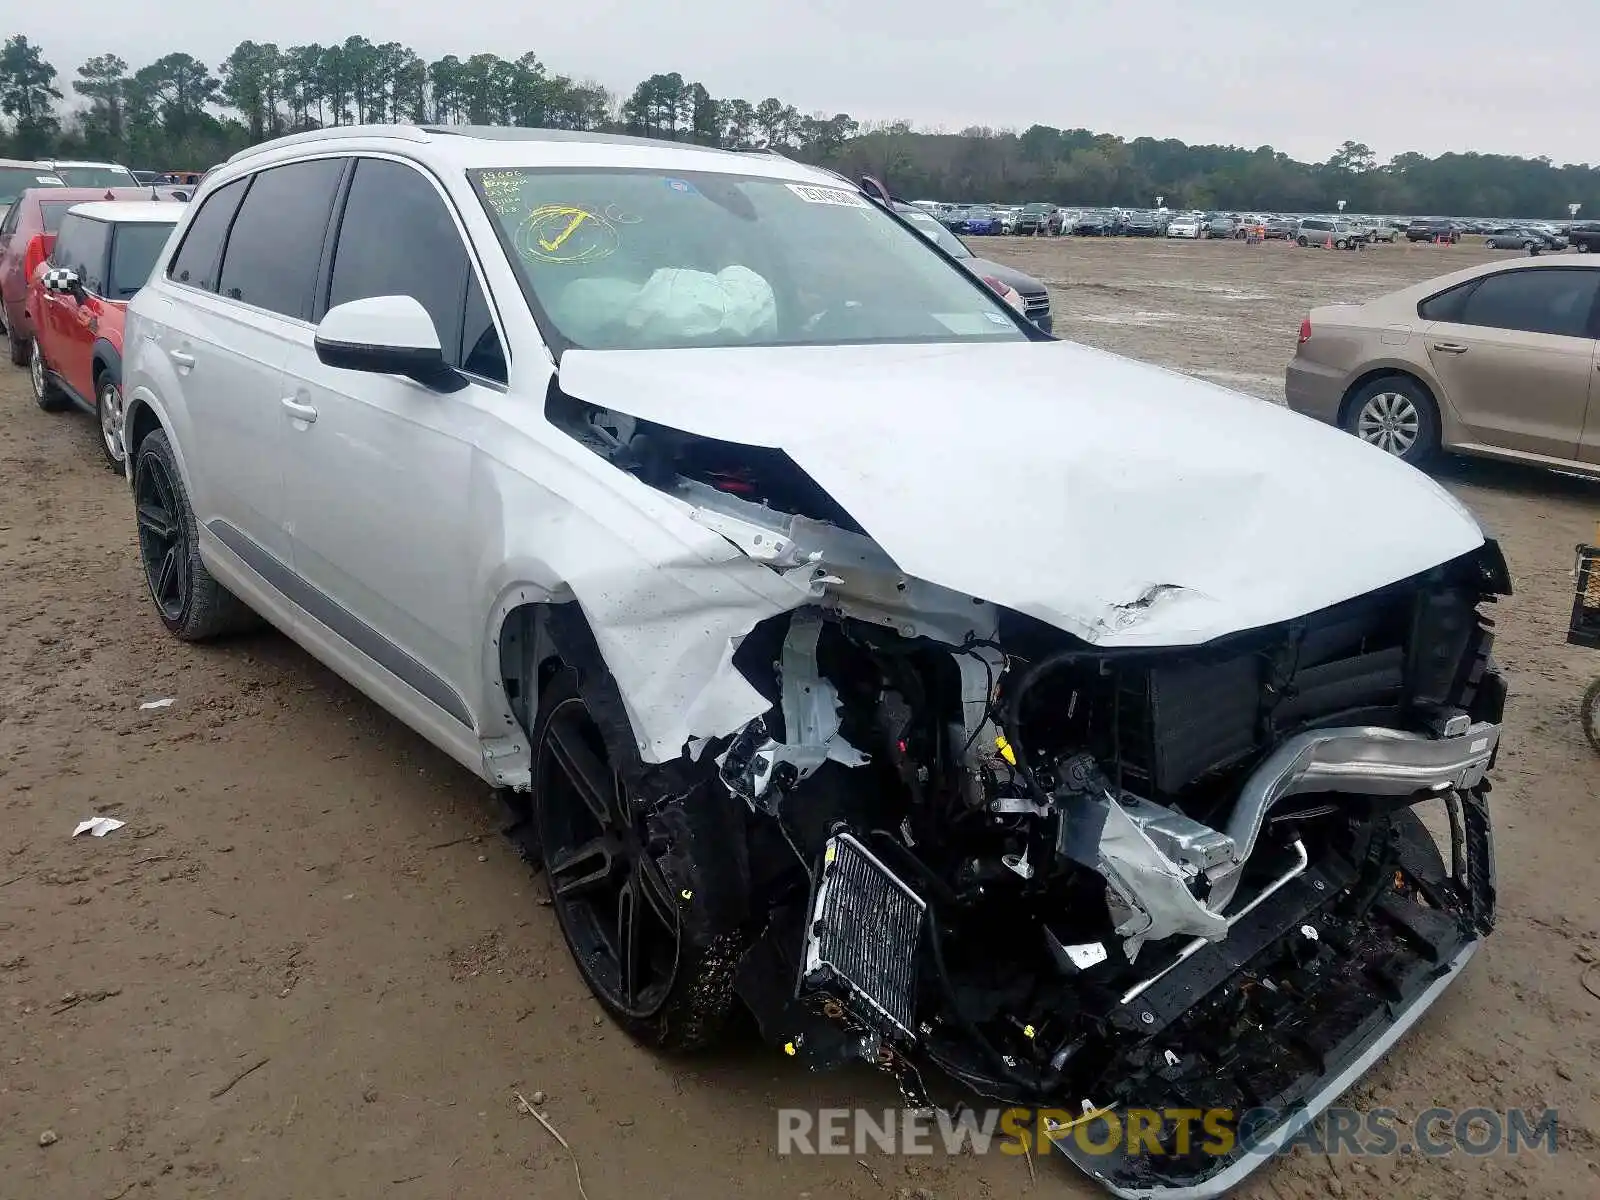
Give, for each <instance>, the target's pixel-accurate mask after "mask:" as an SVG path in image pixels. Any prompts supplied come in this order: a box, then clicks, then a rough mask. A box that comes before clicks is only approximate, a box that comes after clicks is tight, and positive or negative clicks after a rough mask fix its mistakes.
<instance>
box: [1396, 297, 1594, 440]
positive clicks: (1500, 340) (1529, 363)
mask: <svg viewBox="0 0 1600 1200" xmlns="http://www.w3.org/2000/svg"><path fill="white" fill-rule="evenodd" d="M1463 292H1464V297H1463V299H1462V301H1461V303H1460V304H1459V306H1458V311H1455V312H1451V313H1450V317H1451V319H1449V320H1437V321H1435V322H1434V323H1433V324H1432V325H1430V326H1429V327H1428V329H1427V333H1426V337H1427V347H1428V358H1429V361H1430V362H1431V363H1432V364H1433V370H1434V375H1435V377H1436V378H1437V379H1438V380H1439V381H1440V383H1441V385H1442V386H1443V388H1444V391H1445V398H1446V399H1447V400H1448V402H1449V404H1450V406H1451V408H1453V409H1454V410H1455V412H1456V415H1457V417H1458V418H1459V419H1460V421H1461V423H1462V425H1463V427H1464V428H1463V438H1462V440H1463V441H1466V442H1474V443H1478V444H1482V445H1486V446H1494V447H1498V448H1502V449H1506V450H1515V451H1519V452H1521V453H1524V454H1538V455H1543V456H1545V457H1549V458H1564V459H1572V458H1576V457H1577V451H1578V443H1579V441H1580V439H1581V438H1582V436H1583V429H1584V419H1585V416H1586V414H1587V412H1588V407H1589V393H1590V390H1591V386H1592V383H1593V376H1594V375H1595V367H1594V363H1595V336H1594V332H1595V326H1594V313H1595V305H1596V301H1597V299H1600V268H1592V267H1579V266H1574V267H1538V268H1523V269H1521V270H1511V271H1502V272H1499V273H1497V274H1494V275H1486V276H1484V277H1483V279H1482V280H1480V281H1479V282H1478V284H1477V286H1475V287H1473V288H1472V289H1471V290H1470V291H1467V290H1466V289H1463Z"/></svg>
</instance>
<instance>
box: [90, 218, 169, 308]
mask: <svg viewBox="0 0 1600 1200" xmlns="http://www.w3.org/2000/svg"><path fill="white" fill-rule="evenodd" d="M171 234H172V226H171V225H168V224H164V223H162V224H157V223H150V224H143V223H135V222H133V221H118V222H117V223H116V226H115V228H114V230H113V232H112V236H111V270H110V273H109V274H108V276H107V278H106V286H105V291H104V292H103V293H102V295H104V296H105V297H106V299H108V300H128V299H131V298H132V297H133V294H134V293H135V292H137V291H138V290H139V289H140V288H142V287H143V286H144V285H145V282H146V280H148V279H149V278H150V272H151V271H153V270H154V269H155V265H156V260H157V259H158V258H160V257H161V250H162V247H164V246H165V245H166V244H167V238H168V237H170V236H171Z"/></svg>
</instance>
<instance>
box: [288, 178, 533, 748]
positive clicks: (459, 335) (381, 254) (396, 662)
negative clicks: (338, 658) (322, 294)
mask: <svg viewBox="0 0 1600 1200" xmlns="http://www.w3.org/2000/svg"><path fill="white" fill-rule="evenodd" d="M372 296H411V297H413V298H415V299H416V300H417V301H418V302H420V303H421V304H422V306H423V307H424V308H425V309H426V310H427V312H428V314H429V315H430V316H431V317H432V318H433V322H434V326H435V328H436V330H437V332H438V334H439V339H440V346H441V347H442V348H443V351H444V356H445V359H446V361H447V362H449V363H451V364H452V365H455V366H457V367H461V368H464V371H463V373H462V374H461V375H460V376H459V378H458V380H457V381H456V382H457V384H458V385H459V386H458V387H457V388H456V390H453V391H452V390H437V389H434V388H430V387H427V386H424V385H423V384H420V383H417V382H415V381H414V380H411V379H408V378H405V377H403V376H397V375H377V374H369V373H366V372H359V371H350V370H344V369H341V368H335V367H329V366H326V365H324V364H323V363H322V362H321V361H320V360H318V358H317V356H316V350H315V348H314V344H313V337H312V335H311V333H310V331H306V333H305V334H304V335H303V336H302V337H301V338H300V339H299V340H298V342H297V345H296V347H295V349H294V350H293V352H292V353H291V356H290V359H289V362H288V364H287V365H286V369H285V375H284V391H283V403H282V411H281V412H280V413H279V419H280V421H281V422H282V423H283V425H284V427H285V429H286V430H288V431H289V432H288V438H289V441H288V447H287V452H286V454H285V456H284V464H285V468H284V470H285V486H286V497H287V506H288V514H289V525H290V529H291V534H292V541H293V547H294V569H295V574H296V575H298V576H299V577H300V579H301V580H302V581H304V583H305V584H308V585H309V587H310V590H309V591H307V593H306V596H305V598H304V599H303V600H302V605H303V606H310V607H311V608H313V609H315V611H312V614H311V615H312V616H314V617H316V618H317V619H319V620H320V621H321V622H322V623H323V624H324V625H325V626H327V627H328V628H329V629H331V630H332V632H334V633H335V634H338V635H339V636H340V637H341V638H343V639H344V640H345V641H346V642H348V643H350V644H351V645H352V646H353V647H354V648H355V649H356V650H358V651H359V652H361V653H362V654H363V655H365V656H366V657H367V658H369V659H372V660H374V661H375V662H376V663H377V664H378V665H379V666H381V667H383V668H384V669H386V670H387V671H388V673H389V674H390V675H391V676H393V677H395V678H397V679H398V680H399V681H400V682H401V683H403V684H405V685H406V686H408V687H409V688H410V689H411V690H412V691H413V692H415V693H417V694H418V695H420V696H421V697H422V698H423V699H425V700H427V701H428V702H430V703H431V704H432V705H434V706H435V707H436V708H437V709H438V710H440V712H441V714H442V715H443V716H444V717H446V718H447V719H448V720H449V721H452V722H455V723H456V724H457V727H458V728H459V727H462V726H464V727H465V729H467V730H470V729H472V727H473V718H472V715H471V712H470V708H469V702H468V700H467V699H466V695H467V692H468V691H469V690H470V684H469V683H468V681H469V680H471V679H474V678H476V677H477V675H478V673H479V670H480V664H479V663H478V662H477V661H476V659H477V656H478V654H479V653H480V644H479V636H480V633H481V623H482V619H483V614H482V613H481V612H479V611H477V609H476V608H475V606H474V600H475V593H474V590H473V583H474V579H475V569H474V568H475V564H476V563H477V560H478V553H479V547H478V546H476V545H475V544H474V542H473V538H472V530H473V528H474V526H473V523H472V521H471V503H472V469H473V463H474V454H475V450H474V446H473V444H472V442H471V440H470V437H471V433H472V431H473V430H474V429H475V428H476V427H477V426H478V425H479V424H480V422H479V421H477V420H476V419H475V416H476V414H477V413H479V412H481V411H482V410H484V409H490V410H493V409H494V408H495V407H496V406H503V405H504V404H505V403H506V399H507V398H506V395H505V392H504V388H503V386H501V385H503V384H504V382H505V363H504V359H503V356H502V355H501V354H500V351H499V347H500V345H501V342H500V340H499V337H498V334H497V332H496V330H495V327H494V324H493V322H492V319H491V318H490V315H489V312H488V308H487V306H486V304H485V303H484V301H483V293H482V290H481V287H480V285H479V282H478V277H477V274H476V272H475V270H474V268H473V266H472V264H471V262H470V260H469V258H468V254H467V249H466V243H465V241H464V239H463V235H462V233H461V231H460V228H459V226H458V223H457V220H456V218H455V215H454V212H453V210H452V208H451V205H450V203H449V201H448V200H447V198H446V197H445V196H444V194H443V192H442V191H441V190H440V189H439V188H438V187H437V186H436V185H435V183H434V182H433V181H432V180H431V179H430V178H429V177H428V176H427V175H425V174H423V173H422V171H421V170H419V169H418V168H416V167H413V166H410V165H408V164H405V163H402V162H398V161H395V160H391V159H383V158H361V159H359V160H358V161H357V163H356V167H355V174H354V176H353V177H352V178H351V181H350V185H349V194H348V198H347V200H346V202H345V206H344V212H343V216H342V218H341V221H340V225H339V233H338V238H337V242H336V244H335V247H334V251H333V262H332V267H331V271H330V273H329V279H328V304H329V306H333V305H338V304H342V303H346V302H348V301H351V300H360V299H365V298H368V297H372ZM464 328H466V329H467V330H468V332H467V333H466V334H465V336H464V335H463V329H464ZM464 343H465V345H463V344H464Z"/></svg>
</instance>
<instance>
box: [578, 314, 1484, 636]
mask: <svg viewBox="0 0 1600 1200" xmlns="http://www.w3.org/2000/svg"><path fill="white" fill-rule="evenodd" d="M560 378H561V386H562V389H563V390H564V391H565V392H567V394H569V395H571V396H574V397H577V398H578V399H580V400H583V401H586V402H588V403H591V404H596V405H601V406H604V407H606V408H610V409H614V410H617V411H619V412H624V413H628V414H631V415H633V416H635V417H639V418H641V419H644V420H648V421H653V422H656V423H658V424H662V425H667V426H671V427H672V428H675V429H679V430H683V431H685V432H688V433H693V434H698V435H700V436H703V437H711V438H717V439H720V440H723V441H728V442H738V443H743V444H746V445H754V446H768V447H778V448H781V449H782V450H784V451H785V452H786V453H787V454H788V455H789V457H790V458H792V459H793V460H794V461H795V463H796V464H797V465H799V466H800V467H801V468H802V469H803V470H804V471H805V472H806V473H807V474H808V475H810V476H811V477H812V478H813V479H814V480H815V481H816V482H817V483H818V484H819V485H821V486H822V487H823V488H824V489H826V491H827V492H828V493H829V494H830V495H831V496H833V498H834V499H835V500H837V501H838V502H839V504H841V505H842V506H843V507H844V508H845V510H846V511H848V512H849V513H850V514H851V515H852V516H854V517H855V519H856V520H857V521H858V522H859V523H860V524H861V527H862V528H863V529H865V530H866V531H867V533H868V534H869V535H870V536H871V537H872V538H873V539H874V540H875V541H877V542H878V544H879V545H880V546H882V548H883V549H884V551H885V552H886V553H888V554H889V555H890V557H892V558H893V559H894V560H895V562H896V563H897V564H898V565H899V567H900V568H901V569H902V570H904V571H905V572H907V573H908V574H910V575H913V576H916V577H919V578H921V579H924V580H927V581H928V582H931V583H936V584H940V585H942V586H944V587H947V588H951V589H953V590H955V591H958V592H961V593H965V594H967V595H971V596H977V597H982V598H983V599H985V600H989V601H992V602H994V603H997V604H1002V605H1005V606H1007V607H1009V608H1012V609H1015V610H1017V611H1019V612H1022V613H1026V614H1028V615H1030V616H1033V617H1037V618H1039V619H1040V620H1043V621H1046V622H1048V623H1049V624H1051V625H1054V626H1057V627H1058V628H1061V629H1064V630H1066V631H1068V632H1069V633H1073V634H1076V635H1077V636H1079V637H1081V638H1084V639H1086V640H1087V641H1090V642H1093V643H1097V644H1101V645H1150V646H1160V645H1190V644H1196V643H1200V642H1204V641H1208V640H1210V639H1211V638H1214V637H1219V636H1221V635H1223V634H1227V633H1232V632H1236V631H1239V630H1244V629H1253V628H1257V627H1260V626H1263V625H1268V624H1272V623H1274V622H1278V621H1282V620H1287V619H1289V618H1292V617H1296V616H1301V615H1304V614H1306V613H1309V612H1314V611H1316V610H1318V609H1321V608H1325V607H1327V606H1328V605H1331V604H1335V603H1337V602H1339V601H1341V600H1345V599H1348V598H1350V597H1352V596H1358V595H1361V594H1362V593H1365V592H1368V591H1371V590H1373V589H1374V588H1377V587H1380V586H1382V585H1384V584H1387V583H1392V582H1395V581H1396V580H1400V579H1404V578H1406V577H1408V576H1410V575H1414V574H1417V573H1418V572H1420V571H1424V570H1427V569H1428V568H1430V567H1434V566H1437V565H1439V564H1440V563H1443V562H1447V561H1449V560H1450V559H1453V558H1456V557H1458V556H1460V555H1462V554H1465V553H1467V552H1469V551H1471V550H1473V549H1474V548H1476V547H1477V546H1479V545H1481V544H1482V542H1483V535H1482V533H1481V532H1480V531H1479V529H1478V526H1477V523H1476V522H1475V521H1474V520H1473V518H1472V516H1471V515H1470V514H1469V513H1468V512H1467V511H1466V509H1465V508H1464V507H1462V505H1461V504H1460V503H1459V502H1458V501H1456V500H1455V499H1454V498H1453V497H1451V496H1450V495H1449V494H1448V493H1447V492H1445V491H1444V489H1443V488H1441V487H1439V486H1438V485H1437V484H1435V483H1434V482H1433V481H1432V480H1430V479H1429V478H1428V477H1427V476H1426V475H1423V474H1422V473H1421V472H1419V471H1416V470H1414V469H1413V468H1411V467H1408V466H1406V465H1405V464H1403V463H1401V462H1400V461H1398V460H1397V459H1395V458H1392V457H1390V456H1389V455H1387V454H1385V453H1383V452H1382V451H1380V450H1377V449H1375V448H1373V447H1371V446H1368V445H1365V444H1364V443H1362V442H1361V441H1359V440H1357V439H1356V438H1353V437H1350V436H1349V435H1348V434H1345V433H1341V432H1339V431H1337V430H1335V429H1332V428H1330V427H1328V426H1325V425H1322V424H1320V423H1317V422H1314V421H1311V420H1308V419H1306V418H1303V417H1300V416H1298V415H1296V414H1294V413H1292V412H1290V411H1289V410H1288V409H1286V408H1283V407H1281V406H1279V405H1275V404H1271V403H1269V402H1266V401H1263V400H1257V399H1253V398H1251V397H1248V396H1244V395H1241V394H1239V393H1237V392H1232V391H1229V390H1227V389H1225V388H1221V387H1217V386H1215V385H1213V384H1209V383H1204V382H1201V381H1199V380H1195V379H1191V378H1189V377H1187V376H1184V375H1180V374H1177V373H1175V372H1171V371H1167V370H1164V369H1162V368H1159V367H1153V366H1148V365H1146V364H1143V363H1138V362H1135V361H1133V360H1131V359H1126V358H1121V357H1118V356H1116V355H1113V354H1108V353H1105V352H1103V351H1098V350H1094V349H1091V348H1089V347H1086V346H1081V345H1077V344H1075V343H1071V342H1051V343H1037V342H1027V343H991V344H981V343H980V344H967V345H950V344H942V345H910V346H905V345H882V346H823V347H784V348H775V349H746V348H736V349H724V350H639V351H586V350H569V351H567V352H566V353H565V354H564V355H563V356H562V359H561V368H560Z"/></svg>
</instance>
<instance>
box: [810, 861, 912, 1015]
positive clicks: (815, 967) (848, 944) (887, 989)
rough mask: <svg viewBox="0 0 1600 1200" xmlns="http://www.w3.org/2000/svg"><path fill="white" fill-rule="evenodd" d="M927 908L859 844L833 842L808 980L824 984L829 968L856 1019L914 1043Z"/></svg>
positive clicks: (826, 864)
mask: <svg viewBox="0 0 1600 1200" xmlns="http://www.w3.org/2000/svg"><path fill="white" fill-rule="evenodd" d="M926 908H927V906H926V905H925V904H923V902H922V900H921V899H920V898H919V897H918V896H917V895H916V894H915V893H914V892H912V891H911V889H910V888H908V887H907V886H906V885H905V884H904V883H902V882H901V881H900V880H899V879H897V878H896V877H895V876H894V874H893V873H892V872H891V871H890V870H889V868H887V867H886V866H884V865H883V864H882V863H881V862H879V861H878V860H877V858H875V857H874V856H873V855H872V854H871V853H870V852H869V851H868V850H867V849H866V847H864V846H862V845H861V843H860V842H858V841H856V839H855V838H853V837H851V836H850V835H849V834H840V835H839V836H838V837H835V838H832V839H831V840H830V841H829V842H828V846H827V850H826V851H825V852H824V854H823V862H822V879H821V882H820V883H819V884H818V887H817V898H816V903H815V905H814V907H813V910H812V921H811V929H810V931H809V933H808V934H807V946H806V975H807V978H808V979H818V972H819V971H820V970H821V969H823V968H826V970H827V973H831V976H832V979H833V980H834V981H836V982H837V983H839V984H842V985H843V986H844V988H845V989H846V991H847V992H848V993H849V995H848V996H845V997H842V998H843V999H845V1000H846V1001H847V1003H848V1002H850V1001H852V1000H853V1001H855V1002H856V1003H851V1004H849V1007H851V1008H852V1009H854V1010H855V1011H856V1012H857V1015H858V1016H860V1017H862V1018H863V1019H866V1020H868V1021H870V1022H871V1023H873V1024H880V1023H881V1021H887V1022H888V1023H889V1024H891V1025H893V1026H894V1027H895V1028H896V1029H898V1030H900V1032H901V1033H903V1034H905V1035H906V1036H907V1037H910V1036H912V1034H911V1023H912V1020H913V1017H914V1016H915V1006H916V984H917V972H916V964H917V947H918V945H919V943H920V941H921V938H922V921H923V918H924V915H925V912H926ZM863 1005H865V1011H863V1008H862V1006H863ZM874 1018H877V1019H874Z"/></svg>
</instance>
